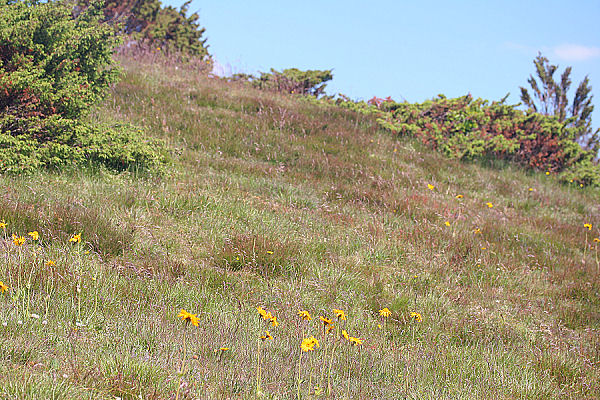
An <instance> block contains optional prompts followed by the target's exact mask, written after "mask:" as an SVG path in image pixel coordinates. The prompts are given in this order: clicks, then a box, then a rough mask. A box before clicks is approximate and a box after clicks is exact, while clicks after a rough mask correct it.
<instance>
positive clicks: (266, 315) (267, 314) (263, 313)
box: [256, 307, 271, 319]
mask: <svg viewBox="0 0 600 400" xmlns="http://www.w3.org/2000/svg"><path fill="white" fill-rule="evenodd" d="M256 311H258V313H259V314H260V316H261V317H263V319H269V318H270V316H271V313H268V312H266V311H265V310H263V309H262V308H260V307H256Z"/></svg>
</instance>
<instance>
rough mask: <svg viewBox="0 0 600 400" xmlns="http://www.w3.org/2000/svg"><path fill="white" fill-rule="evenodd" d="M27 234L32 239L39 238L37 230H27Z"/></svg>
mask: <svg viewBox="0 0 600 400" xmlns="http://www.w3.org/2000/svg"><path fill="white" fill-rule="evenodd" d="M28 235H29V236H31V238H32V239H33V240H38V239H39V238H40V234H39V233H38V231H33V232H29V233H28Z"/></svg>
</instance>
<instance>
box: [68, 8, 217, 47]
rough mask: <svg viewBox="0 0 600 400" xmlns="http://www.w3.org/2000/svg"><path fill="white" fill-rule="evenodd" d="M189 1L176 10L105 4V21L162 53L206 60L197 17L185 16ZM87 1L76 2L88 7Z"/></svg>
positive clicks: (201, 31)
mask: <svg viewBox="0 0 600 400" xmlns="http://www.w3.org/2000/svg"><path fill="white" fill-rule="evenodd" d="M190 3H191V1H187V2H185V3H184V4H183V6H181V8H180V9H179V10H177V9H175V8H174V7H171V6H167V7H163V6H162V5H161V2H160V0H124V1H115V0H107V1H106V2H105V4H104V7H103V10H104V20H105V21H107V22H110V23H111V24H115V23H121V26H122V30H123V32H124V33H125V34H127V35H131V37H132V38H134V39H136V40H140V41H142V42H145V43H148V44H149V45H151V46H152V47H155V48H160V49H161V50H162V51H178V52H181V53H185V54H187V55H190V56H195V57H200V58H203V57H205V56H208V50H207V49H208V46H207V45H206V39H202V35H203V34H204V32H205V29H204V28H201V27H200V24H199V23H198V19H199V16H198V14H197V13H193V14H192V15H190V16H189V17H188V16H187V12H188V8H189V5H190ZM89 4H90V1H89V0H81V1H79V5H80V7H83V8H85V7H87V6H88V5H89Z"/></svg>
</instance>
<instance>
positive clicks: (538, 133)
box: [338, 95, 600, 185]
mask: <svg viewBox="0 0 600 400" xmlns="http://www.w3.org/2000/svg"><path fill="white" fill-rule="evenodd" d="M338 104H340V105H342V106H344V107H346V108H351V109H354V110H357V111H360V112H362V113H368V114H374V115H375V116H376V117H377V121H378V123H379V124H380V126H382V127H383V128H385V129H388V130H390V131H392V132H395V133H398V134H405V135H412V136H416V137H417V138H419V139H421V140H422V141H423V142H424V143H425V144H427V145H429V146H431V147H432V148H434V149H436V150H438V151H440V152H442V153H444V154H446V155H447V156H449V157H452V158H459V159H469V160H471V159H476V158H486V157H488V158H500V159H506V160H511V161H515V162H518V163H520V164H522V165H525V166H527V167H529V168H533V169H537V170H544V171H551V172H554V173H560V175H561V177H562V179H564V180H569V181H571V180H573V181H576V182H579V183H581V184H584V185H600V168H599V167H598V165H597V164H594V162H593V154H592V152H589V151H584V150H583V149H582V148H581V147H580V146H579V145H578V144H577V143H576V141H575V138H576V136H575V135H576V128H574V127H570V126H568V125H567V124H566V123H564V122H561V121H559V119H558V118H557V117H554V116H546V115H541V114H538V113H534V112H523V111H521V110H518V109H517V108H516V107H515V106H513V105H507V104H504V101H500V102H492V103H491V104H490V103H489V102H488V101H485V100H481V99H476V100H474V99H473V98H472V97H471V96H470V95H468V96H463V97H459V98H455V99H448V98H446V97H444V96H439V97H438V98H435V99H433V100H429V101H425V102H423V103H420V104H411V103H396V102H394V101H392V100H391V99H387V100H382V99H377V98H374V99H371V100H370V101H369V102H368V103H365V102H359V103H354V102H351V101H348V100H347V99H340V100H338Z"/></svg>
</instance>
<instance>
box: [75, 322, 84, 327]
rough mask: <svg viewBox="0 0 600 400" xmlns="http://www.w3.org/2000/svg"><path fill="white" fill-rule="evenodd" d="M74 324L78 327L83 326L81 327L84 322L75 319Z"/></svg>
mask: <svg viewBox="0 0 600 400" xmlns="http://www.w3.org/2000/svg"><path fill="white" fill-rule="evenodd" d="M75 326H78V327H80V328H83V327H84V326H85V324H84V323H83V322H79V321H77V322H75Z"/></svg>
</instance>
